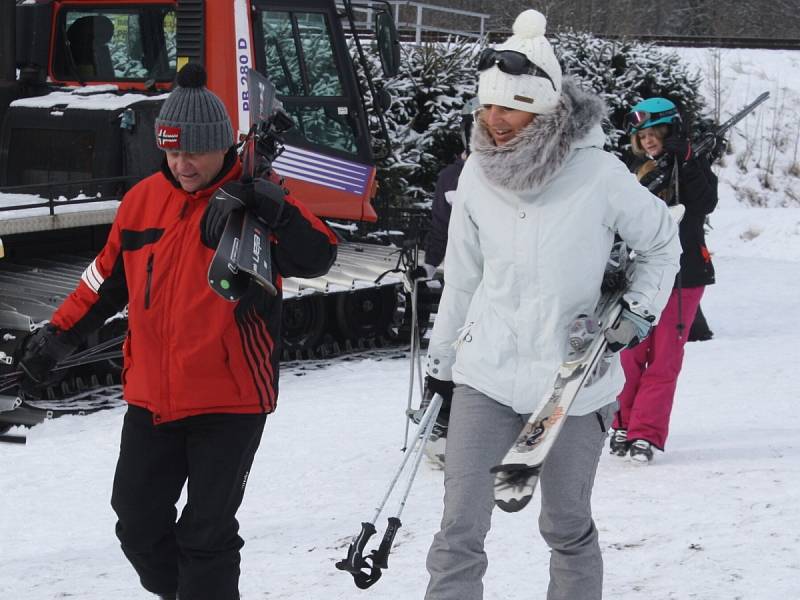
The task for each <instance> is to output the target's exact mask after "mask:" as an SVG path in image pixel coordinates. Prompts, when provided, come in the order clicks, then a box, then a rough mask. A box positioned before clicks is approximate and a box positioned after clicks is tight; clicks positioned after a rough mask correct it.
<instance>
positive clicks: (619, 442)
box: [608, 429, 631, 456]
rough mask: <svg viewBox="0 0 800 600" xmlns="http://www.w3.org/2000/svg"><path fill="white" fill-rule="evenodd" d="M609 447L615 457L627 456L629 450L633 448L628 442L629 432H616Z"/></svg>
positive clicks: (617, 430) (625, 430) (618, 430)
mask: <svg viewBox="0 0 800 600" xmlns="http://www.w3.org/2000/svg"><path fill="white" fill-rule="evenodd" d="M608 445H609V447H610V449H611V454H614V455H615V456H625V455H626V454H627V453H628V448H630V446H631V444H630V442H628V430H627V429H616V430H614V433H613V434H612V435H611V440H610V442H609V444H608Z"/></svg>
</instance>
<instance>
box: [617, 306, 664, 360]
mask: <svg viewBox="0 0 800 600" xmlns="http://www.w3.org/2000/svg"><path fill="white" fill-rule="evenodd" d="M654 320H655V318H654V317H653V316H652V315H648V316H642V315H639V314H637V313H635V312H633V311H632V310H631V309H630V308H628V305H627V303H626V302H624V301H623V308H622V313H621V314H620V316H619V319H618V320H617V324H616V325H614V326H613V327H609V328H608V329H606V330H605V332H604V334H605V336H606V340H608V349H609V350H610V351H611V352H619V351H620V350H622V349H623V348H633V347H634V346H636V345H637V344H638V343H639V342H641V341H642V340H643V339H644V338H646V337H647V335H648V334H649V333H650V329H651V327H652V326H653V321H654Z"/></svg>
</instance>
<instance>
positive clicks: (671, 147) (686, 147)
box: [664, 135, 692, 164]
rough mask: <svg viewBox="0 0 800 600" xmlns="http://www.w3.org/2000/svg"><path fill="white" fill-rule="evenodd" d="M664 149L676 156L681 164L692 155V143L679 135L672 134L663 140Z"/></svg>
mask: <svg viewBox="0 0 800 600" xmlns="http://www.w3.org/2000/svg"><path fill="white" fill-rule="evenodd" d="M664 151H665V152H669V153H670V154H672V156H675V157H677V159H678V161H679V162H680V163H681V164H683V163H685V162H687V161H688V160H689V159H690V158H691V157H692V144H691V142H690V141H689V140H688V139H686V138H685V137H683V136H681V135H673V136H671V137H668V138H666V139H665V140H664Z"/></svg>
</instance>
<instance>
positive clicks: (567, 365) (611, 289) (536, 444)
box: [491, 204, 686, 512]
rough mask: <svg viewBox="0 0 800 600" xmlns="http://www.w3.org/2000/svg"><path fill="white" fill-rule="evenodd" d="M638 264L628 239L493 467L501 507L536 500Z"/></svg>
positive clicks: (677, 217)
mask: <svg viewBox="0 0 800 600" xmlns="http://www.w3.org/2000/svg"><path fill="white" fill-rule="evenodd" d="M669 211H670V215H671V217H672V219H673V220H674V221H675V222H676V223H680V222H681V220H682V219H683V215H684V213H685V211H686V207H685V206H683V205H682V204H676V205H673V206H670V207H669ZM634 264H635V258H630V256H629V252H628V250H627V248H626V247H625V245H624V243H617V244H615V247H614V250H613V252H612V256H611V258H610V259H609V262H608V265H607V267H606V273H605V276H604V278H603V293H602V295H601V296H600V300H599V301H598V303H597V307H596V308H595V312H594V315H593V316H591V317H588V316H584V315H582V318H578V319H577V320H576V321H575V323H574V324H573V327H572V328H571V329H570V331H569V346H570V350H569V352H568V354H567V359H566V360H565V361H564V362H563V363H562V364H561V366H560V367H559V369H558V372H557V373H556V377H555V382H554V383H553V391H552V392H551V394H550V396H549V397H547V398H545V399H544V400H543V401H542V402H541V403H540V404H539V406H538V407H537V408H536V410H534V411H533V413H531V416H530V418H529V419H528V421H527V422H526V423H525V425H524V426H523V428H522V431H521V432H520V434H519V436H518V437H517V440H516V441H515V442H514V445H513V446H511V449H510V450H509V451H508V452H507V453H506V455H505V457H504V458H503V462H502V463H500V464H499V465H497V466H495V467H492V469H491V472H492V473H493V474H494V476H495V479H494V501H495V504H496V505H497V506H498V507H499V508H501V509H502V510H504V511H506V512H517V511H519V510H522V509H523V508H525V507H526V506H527V505H528V503H529V502H530V501H531V498H532V497H533V492H534V490H536V485H537V483H538V482H539V475H540V474H541V472H542V467H543V465H544V461H545V459H546V458H547V455H548V454H549V453H550V450H551V449H552V448H553V444H555V442H556V438H557V437H558V434H559V433H560V432H561V428H562V427H563V426H564V421H565V420H566V416H567V413H568V412H569V409H570V407H571V406H572V403H573V402H574V400H575V398H576V397H577V396H578V393H579V392H580V391H581V390H582V389H583V388H584V387H585V386H586V385H587V383H588V382H589V380H590V378H591V377H592V374H594V373H595V370H596V369H598V367H601V362H602V361H603V360H605V355H606V348H607V346H608V342H607V341H606V337H605V335H604V332H605V330H606V329H608V328H609V327H611V326H613V325H615V324H616V322H617V320H618V319H619V317H620V314H621V312H622V304H621V302H620V301H621V300H622V296H623V294H624V293H625V292H626V291H627V289H628V285H629V282H630V277H631V275H632V274H633V269H634Z"/></svg>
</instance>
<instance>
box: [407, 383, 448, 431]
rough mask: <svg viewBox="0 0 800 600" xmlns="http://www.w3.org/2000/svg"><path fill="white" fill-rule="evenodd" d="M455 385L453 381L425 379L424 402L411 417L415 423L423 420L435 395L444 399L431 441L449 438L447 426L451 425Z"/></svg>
mask: <svg viewBox="0 0 800 600" xmlns="http://www.w3.org/2000/svg"><path fill="white" fill-rule="evenodd" d="M454 388H455V384H454V383H453V382H452V381H442V380H441V379H436V378H435V377H431V376H430V375H428V376H427V377H425V391H424V392H423V394H422V402H421V403H420V405H419V408H418V409H417V410H415V411H413V412H412V413H411V414H410V415H409V417H410V418H411V420H412V421H414V423H419V422H420V421H421V420H422V415H423V414H425V410H426V409H427V408H428V406H429V405H430V403H431V400H433V395H434V394H439V395H440V396H441V397H442V407H441V409H439V414H438V415H437V417H436V425H434V426H433V431H432V433H431V439H436V438H440V437H447V426H448V424H449V423H450V405H451V403H452V401H453V389H454Z"/></svg>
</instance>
